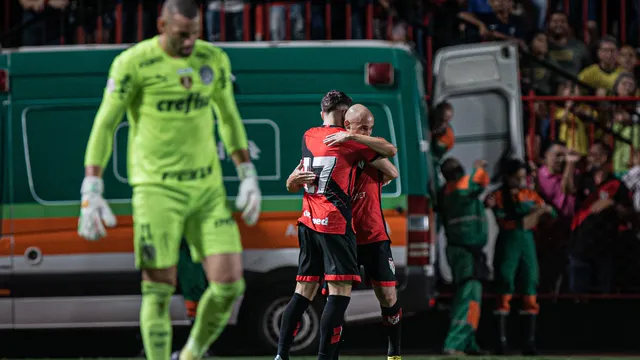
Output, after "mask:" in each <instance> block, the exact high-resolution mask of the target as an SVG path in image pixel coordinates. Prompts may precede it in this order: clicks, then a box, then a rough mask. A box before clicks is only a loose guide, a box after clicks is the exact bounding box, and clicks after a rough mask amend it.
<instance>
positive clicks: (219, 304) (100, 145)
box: [85, 37, 248, 360]
mask: <svg viewBox="0 0 640 360" xmlns="http://www.w3.org/2000/svg"><path fill="white" fill-rule="evenodd" d="M214 111H215V113H216V118H217V120H218V133H219V135H220V138H221V139H222V141H223V142H224V144H225V147H226V150H227V153H229V154H232V153H234V152H235V151H237V150H242V149H247V148H248V146H247V143H248V142H247V136H246V133H245V129H244V125H243V123H242V120H241V119H240V114H239V113H238V109H237V107H236V103H235V99H234V96H233V85H232V83H231V66H230V64H229V58H228V57H227V55H226V53H225V52H224V51H223V50H221V49H219V48H217V47H215V46H213V45H212V44H210V43H207V42H204V41H199V40H198V41H196V42H195V45H194V48H193V51H192V53H191V54H190V56H188V57H181V58H174V57H171V56H169V55H168V54H167V53H166V52H165V51H164V50H163V49H162V47H161V46H160V37H154V38H152V39H149V40H145V41H143V42H140V43H138V44H137V45H135V46H133V47H131V48H129V49H127V50H125V51H123V52H122V53H121V54H120V55H118V57H116V59H115V60H114V61H113V64H112V65H111V69H110V71H109V80H108V81H107V87H106V89H105V92H104V95H103V99H102V104H101V105H100V109H99V110H98V114H97V115H96V119H95V122H94V124H93V129H92V131H91V136H90V138H89V143H88V145H87V152H86V156H85V166H91V165H99V166H101V167H102V168H103V169H104V168H105V166H106V165H107V162H108V159H109V157H110V156H111V151H112V147H113V137H114V133H115V130H116V127H117V126H118V123H119V122H120V121H121V120H122V117H123V115H124V113H125V112H126V113H127V119H128V121H129V139H128V149H127V156H128V158H127V174H128V176H129V183H130V184H131V186H133V198H132V206H133V221H134V249H135V253H136V266H137V267H138V268H142V269H166V268H170V267H173V266H176V265H177V264H178V259H179V254H180V242H181V240H182V238H183V236H184V237H185V238H186V241H187V243H188V246H189V252H190V253H191V257H192V260H193V261H195V262H199V261H200V260H201V259H203V258H204V257H207V256H210V255H218V254H238V253H240V252H242V245H241V242H240V232H239V231H238V226H237V224H236V222H235V220H234V219H233V217H232V214H231V209H230V208H229V207H228V205H227V195H226V192H225V188H224V184H223V180H222V170H221V166H220V160H219V159H218V154H217V151H216V150H217V147H216V144H215V138H214V133H213V131H214V119H213V112H214ZM244 287H245V284H244V280H242V279H240V280H237V281H235V282H231V283H218V282H210V283H209V284H208V286H207V288H206V290H205V291H204V293H203V294H202V296H201V299H200V301H199V304H198V308H197V316H196V321H195V324H194V326H193V328H192V329H191V334H190V335H189V339H188V341H187V344H186V345H185V347H184V349H183V353H184V354H186V355H185V357H186V358H200V357H201V356H202V355H203V354H204V352H205V351H206V349H207V348H209V346H210V345H211V344H212V343H213V342H214V341H215V340H216V339H217V338H218V336H219V335H220V333H221V332H222V330H223V329H224V327H225V326H226V324H227V322H228V321H229V318H230V316H231V311H232V308H233V304H234V303H235V301H236V299H237V298H238V297H239V296H241V295H242V293H243V292H244ZM174 291H175V288H174V287H173V286H172V285H169V284H166V283H162V282H155V281H148V280H143V281H142V304H141V306H140V330H141V333H142V339H143V343H144V347H145V354H146V356H147V358H148V359H149V360H167V359H169V358H170V356H171V343H172V340H171V339H172V327H171V316H170V313H169V306H170V303H171V296H172V294H173V292H174Z"/></svg>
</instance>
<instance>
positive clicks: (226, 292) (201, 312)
mask: <svg viewBox="0 0 640 360" xmlns="http://www.w3.org/2000/svg"><path fill="white" fill-rule="evenodd" d="M244 288H245V284H244V280H238V281H236V282H233V283H229V284H222V283H214V282H212V283H210V284H209V287H208V288H207V290H206V291H205V292H204V294H202V297H201V298H200V302H199V303H198V310H197V312H196V322H195V324H194V325H193V328H191V334H189V339H188V340H187V344H186V345H185V346H184V349H182V352H181V353H180V359H181V360H184V359H200V358H201V357H202V355H203V354H204V353H205V352H206V351H207V349H209V346H211V344H213V342H214V341H215V340H216V339H217V338H218V336H220V334H221V333H222V330H224V328H225V326H226V325H227V322H228V321H229V317H231V311H232V310H233V305H234V304H235V301H236V299H237V298H238V297H239V296H241V295H242V293H243V292H244Z"/></svg>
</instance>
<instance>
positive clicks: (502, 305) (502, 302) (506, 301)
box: [496, 294, 513, 314]
mask: <svg viewBox="0 0 640 360" xmlns="http://www.w3.org/2000/svg"><path fill="white" fill-rule="evenodd" d="M512 297H513V296H512V295H511V294H502V295H500V298H499V300H498V304H497V305H498V307H497V309H496V310H497V311H498V312H506V313H507V314H508V313H509V312H510V311H511V298H512Z"/></svg>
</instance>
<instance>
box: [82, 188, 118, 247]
mask: <svg viewBox="0 0 640 360" xmlns="http://www.w3.org/2000/svg"><path fill="white" fill-rule="evenodd" d="M103 191H104V182H103V181H102V178H100V177H98V176H86V177H85V178H84V180H83V181H82V187H81V189H80V193H81V194H82V199H81V201H82V202H81V207H80V219H78V235H80V236H81V237H83V238H85V239H87V240H90V241H95V240H100V239H101V238H103V237H105V236H107V231H106V229H105V225H106V226H107V227H114V226H116V224H117V221H116V217H115V216H114V215H113V212H112V211H111V208H109V204H107V201H106V200H105V199H104V198H103V197H102V193H103Z"/></svg>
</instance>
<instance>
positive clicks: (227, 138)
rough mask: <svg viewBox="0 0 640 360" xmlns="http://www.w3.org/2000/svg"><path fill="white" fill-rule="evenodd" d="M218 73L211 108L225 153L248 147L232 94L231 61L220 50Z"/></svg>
mask: <svg viewBox="0 0 640 360" xmlns="http://www.w3.org/2000/svg"><path fill="white" fill-rule="evenodd" d="M218 61H219V62H220V63H219V69H220V73H219V74H217V75H218V77H217V79H216V84H215V89H214V91H213V95H212V100H213V103H214V105H213V109H214V111H215V113H216V118H217V119H218V134H219V135H220V139H222V142H223V143H224V147H225V149H226V150H227V154H229V155H231V154H233V153H234V152H236V151H238V150H243V149H248V148H249V145H248V141H247V133H246V130H245V128H244V124H243V123H242V118H241V117H240V112H239V111H238V107H237V105H236V99H235V97H234V96H233V83H232V81H231V63H230V61H229V56H228V55H227V54H226V53H225V52H224V51H221V52H220V55H219V57H218Z"/></svg>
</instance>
